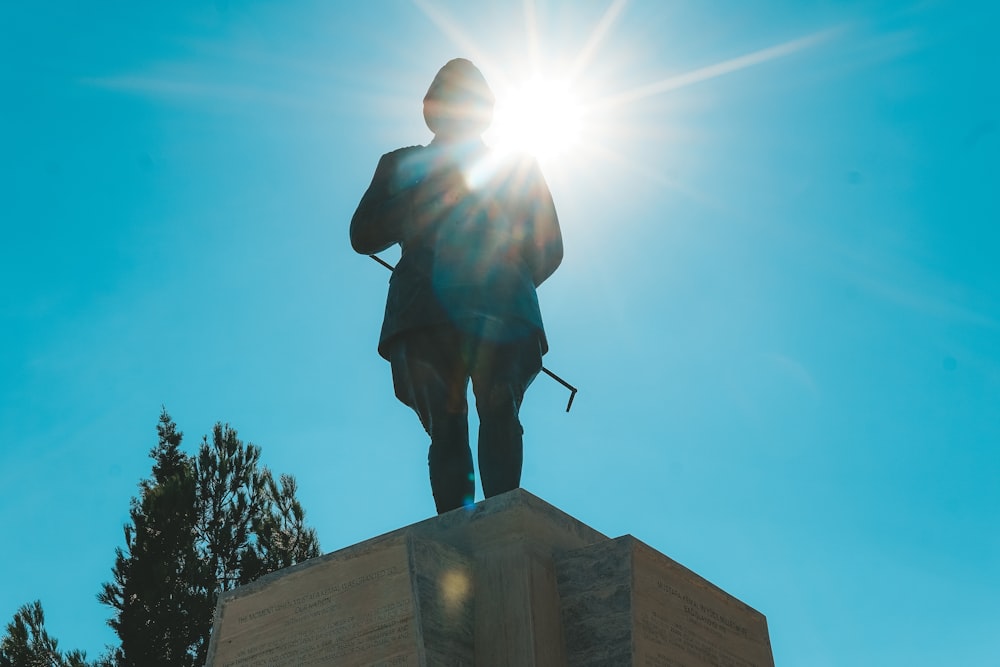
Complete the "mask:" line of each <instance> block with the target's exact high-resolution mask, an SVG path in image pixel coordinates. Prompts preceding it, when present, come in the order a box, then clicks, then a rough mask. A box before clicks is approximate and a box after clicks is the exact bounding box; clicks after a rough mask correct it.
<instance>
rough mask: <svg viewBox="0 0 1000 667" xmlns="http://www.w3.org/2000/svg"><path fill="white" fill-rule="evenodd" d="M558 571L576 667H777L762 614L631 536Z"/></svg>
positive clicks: (578, 556)
mask: <svg viewBox="0 0 1000 667" xmlns="http://www.w3.org/2000/svg"><path fill="white" fill-rule="evenodd" d="M557 569H558V572H559V577H558V581H559V593H560V596H561V600H562V606H563V629H564V633H565V635H566V645H567V660H568V664H569V665H570V667H608V666H611V665H635V666H639V667H682V666H683V667H774V658H773V657H772V654H771V643H770V639H769V637H768V632H767V620H766V619H765V618H764V616H763V614H761V613H760V612H758V611H756V610H754V609H752V608H751V607H748V606H747V605H745V604H743V603H742V602H740V601H739V600H737V599H736V598H734V597H733V596H731V595H729V594H728V593H726V592H725V591H723V590H722V589H720V588H718V587H716V586H714V585H712V584H711V583H709V582H708V581H706V580H705V579H703V578H701V577H699V576H698V575H697V574H695V573H694V572H692V571H690V570H688V569H687V568H685V567H683V566H682V565H679V564H678V563H676V562H674V561H673V560H671V559H669V558H667V557H666V556H664V555H663V554H661V553H659V552H657V551H655V550H653V549H651V548H650V547H648V546H647V545H645V544H643V543H642V542H640V541H639V540H637V539H635V538H634V537H632V536H630V535H626V536H624V537H619V538H618V539H615V540H608V541H606V542H603V543H600V544H595V545H592V546H588V547H585V548H582V549H578V550H576V551H573V552H569V553H566V554H564V555H563V556H562V557H561V558H560V559H559V560H558V561H557Z"/></svg>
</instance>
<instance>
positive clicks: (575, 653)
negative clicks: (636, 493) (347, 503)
mask: <svg viewBox="0 0 1000 667" xmlns="http://www.w3.org/2000/svg"><path fill="white" fill-rule="evenodd" d="M207 665H208V667H251V666H265V665H266V666H268V667H301V666H305V665H317V666H320V665H324V666H325V665H331V666H333V665H336V666H338V667H341V666H358V667H362V666H364V667H375V666H379V667H383V666H384V667H388V666H390V665H391V666H401V665H406V666H409V667H450V666H455V667H458V666H463V667H469V666H471V665H477V666H478V667H494V666H496V667H499V666H504V667H557V666H562V665H565V666H567V667H598V666H600V667H609V666H617V665H622V666H626V665H641V666H642V667H709V666H711V667H719V666H726V667H730V666H732V667H773V666H774V659H773V657H772V655H771V645H770V639H769V637H768V632H767V621H766V619H765V618H764V616H763V615H762V614H760V613H759V612H757V611H755V610H754V609H752V608H750V607H748V606H747V605H745V604H743V603H742V602H740V601H739V600H737V599H736V598H734V597H732V596H731V595H729V594H727V593H726V592H725V591H723V590H721V589H719V588H717V587H715V586H713V585H712V584H711V583H709V582H708V581H706V580H705V579H702V578H701V577H699V576H698V575H696V574H695V573H693V572H691V571H690V570H688V569H686V568H684V567H682V566H681V565H679V564H677V563H675V562H674V561H672V560H670V559H669V558H667V557H666V556H664V555H662V554H660V553H658V552H657V551H655V550H653V549H652V548H650V547H648V546H646V545H645V544H643V543H642V542H639V541H638V540H636V539H635V538H633V537H631V536H628V535H626V536H624V537H619V538H617V539H609V538H608V537H606V536H605V535H602V534H601V533H599V532H597V531H595V530H593V529H592V528H590V527H588V526H586V525H585V524H583V523H581V522H579V521H577V520H576V519H574V518H572V517H570V516H568V515H566V514H564V513H563V512H561V511H559V510H558V509H556V508H554V507H552V506H551V505H549V504H547V503H545V502H543V501H542V500H540V499H538V498H536V497H535V496H533V495H531V494H530V493H528V492H526V491H524V490H522V489H517V490H515V491H511V492H510V493H506V494H504V495H502V496H498V497H495V498H491V499H489V500H486V501H483V502H481V503H479V504H477V505H475V506H474V507H472V508H470V509H459V510H455V511H454V512H449V513H447V514H444V515H441V516H438V517H434V518H431V519H428V520H426V521H422V522H420V523H416V524H413V525H412V526H408V527H406V528H401V529H399V530H396V531H393V532H391V533H388V534H386V535H382V536H380V537H375V538H373V539H370V540H367V541H365V542H362V543H360V544H357V545H355V546H352V547H348V548H346V549H341V550H340V551H336V552H333V553H331V554H327V555H326V556H321V557H319V558H314V559H312V560H309V561H306V562H305V563H300V564H298V565H296V566H293V567H290V568H287V569H285V570H281V571H279V572H275V573H272V574H270V575H268V576H266V577H264V578H262V579H260V580H259V581H256V582H254V583H252V584H249V585H247V586H243V587H241V588H238V589H235V590H232V591H228V592H225V593H223V594H222V595H221V596H220V599H219V604H218V607H217V609H216V615H215V623H214V625H213V629H212V639H211V642H210V644H209V649H208V663H207Z"/></svg>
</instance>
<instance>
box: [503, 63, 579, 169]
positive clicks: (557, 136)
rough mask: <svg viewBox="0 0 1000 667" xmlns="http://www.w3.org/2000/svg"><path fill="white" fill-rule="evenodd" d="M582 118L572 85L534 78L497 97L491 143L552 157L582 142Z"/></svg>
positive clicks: (547, 157) (505, 148)
mask: <svg viewBox="0 0 1000 667" xmlns="http://www.w3.org/2000/svg"><path fill="white" fill-rule="evenodd" d="M582 117H583V114H582V107H581V106H580V104H579V103H578V102H577V100H576V99H575V98H574V96H573V94H572V92H571V91H570V88H569V85H568V84H566V83H565V82H561V81H553V80H547V79H542V78H534V79H531V80H530V81H528V82H526V83H525V84H523V85H522V86H520V87H517V88H514V89H512V90H511V91H509V92H508V93H507V94H506V95H504V96H502V97H500V98H499V99H497V105H496V110H495V112H494V117H493V128H492V130H491V142H490V143H492V144H493V146H495V147H496V148H498V149H500V150H504V151H520V152H527V153H531V154H533V155H534V156H535V157H537V158H538V159H539V160H547V159H551V158H553V157H558V156H561V155H564V154H566V153H567V152H568V151H569V149H571V148H572V147H573V146H574V145H575V144H576V143H577V142H578V141H579V139H580V132H581V128H582V125H583V122H582Z"/></svg>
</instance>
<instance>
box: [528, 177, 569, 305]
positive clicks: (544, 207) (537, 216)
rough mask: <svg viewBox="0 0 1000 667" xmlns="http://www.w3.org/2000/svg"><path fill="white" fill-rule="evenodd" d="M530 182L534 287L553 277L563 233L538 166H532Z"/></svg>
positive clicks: (559, 259)
mask: <svg viewBox="0 0 1000 667" xmlns="http://www.w3.org/2000/svg"><path fill="white" fill-rule="evenodd" d="M527 183H528V193H527V195H528V197H527V204H528V212H527V213H528V229H529V230H530V233H529V234H528V239H527V240H528V244H527V248H526V259H527V262H528V266H529V267H530V268H531V278H532V281H533V282H534V283H535V287H537V286H539V285H541V284H542V283H543V282H545V280H546V279H547V278H548V277H549V276H551V275H552V274H553V273H554V272H555V270H556V269H557V268H559V264H561V263H562V259H563V240H562V231H561V230H560V229H559V217H558V216H557V215H556V207H555V204H554V203H553V202H552V193H551V192H550V191H549V186H548V185H547V184H546V183H545V178H544V177H543V176H542V170H541V169H540V168H539V167H538V165H537V163H535V164H533V165H532V166H531V171H530V176H529V178H528V179H527Z"/></svg>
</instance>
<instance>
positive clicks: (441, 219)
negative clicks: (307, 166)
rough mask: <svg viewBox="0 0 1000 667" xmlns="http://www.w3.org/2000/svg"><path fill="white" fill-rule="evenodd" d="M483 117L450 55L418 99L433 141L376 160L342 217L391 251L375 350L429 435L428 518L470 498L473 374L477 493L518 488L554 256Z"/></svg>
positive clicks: (476, 94) (484, 107)
mask: <svg viewBox="0 0 1000 667" xmlns="http://www.w3.org/2000/svg"><path fill="white" fill-rule="evenodd" d="M492 118H493V93H492V92H491V91H490V88H489V85H488V84H487V83H486V79H485V78H484V77H483V75H482V73H481V72H480V71H479V70H478V69H477V68H476V66H475V65H473V64H472V63H471V62H469V61H468V60H464V59H461V58H458V59H455V60H452V61H450V62H448V63H447V64H446V65H445V66H444V67H442V68H441V70H440V71H439V72H438V73H437V76H435V77H434V81H433V82H432V83H431V86H430V89H429V90H428V91H427V95H426V96H425V97H424V120H425V121H426V123H427V126H428V127H429V128H430V130H431V131H432V132H433V133H434V139H433V141H431V142H430V144H429V145H427V146H411V147H409V148H401V149H399V150H396V151H393V152H391V153H388V154H386V155H383V156H382V159H381V160H379V163H378V167H377V168H376V169H375V176H374V178H372V183H371V185H370V186H369V187H368V191H367V192H365V195H364V197H362V199H361V203H360V204H359V205H358V210H357V211H356V212H355V213H354V217H353V219H352V220H351V245H352V246H353V247H354V249H355V250H356V251H357V252H359V253H363V254H371V253H377V252H381V251H382V250H385V249H386V248H388V247H390V246H392V245H393V244H396V243H398V244H399V245H400V247H401V249H402V255H401V257H400V260H399V263H398V265H397V266H396V268H395V270H394V272H393V275H392V278H391V279H390V281H389V295H388V299H387V302H386V306H385V319H384V321H383V323H382V333H381V337H380V339H379V345H378V351H379V354H380V355H382V356H383V357H384V358H385V359H387V360H388V361H389V362H390V363H391V365H392V381H393V386H394V388H395V392H396V397H397V398H398V399H399V400H400V401H402V402H403V403H405V404H406V405H408V406H410V407H411V408H413V410H414V411H415V412H416V413H417V416H419V417H420V422H421V424H423V427H424V429H425V430H426V431H427V433H428V434H429V435H430V437H431V445H430V451H429V453H428V457H427V460H428V465H429V467H430V478H431V490H432V492H433V494H434V502H435V504H436V506H437V511H438V513H444V512H447V511H449V510H452V509H455V508H458V507H462V506H463V505H467V504H470V503H471V502H472V499H473V496H474V492H475V480H474V477H473V468H472V453H471V450H470V448H469V425H468V402H467V400H466V391H467V387H468V384H469V380H470V378H471V380H472V390H473V393H474V395H475V397H476V409H477V410H478V412H479V420H480V428H479V470H480V473H481V475H482V482H483V493H484V494H485V495H486V497H491V496H495V495H497V494H499V493H503V492H505V491H509V490H511V489H515V488H517V487H518V486H519V485H520V481H521V463H522V433H523V429H522V428H521V422H520V421H519V420H518V412H519V411H520V407H521V400H522V398H523V397H524V392H525V390H527V388H528V385H530V384H531V382H532V380H534V378H535V376H536V375H537V374H538V372H539V370H540V369H541V367H542V355H543V354H545V352H546V351H547V350H548V344H547V342H546V340H545V333H544V330H543V328H542V316H541V312H540V311H539V308H538V297H537V296H536V294H535V288H536V287H537V286H538V285H540V284H541V283H542V282H543V281H544V280H545V279H546V278H548V277H549V276H550V275H551V274H552V272H553V271H555V270H556V267H558V266H559V263H560V262H561V261H562V255H563V247H562V235H561V233H560V231H559V222H558V219H557V218H556V211H555V207H554V206H553V204H552V196H551V194H550V193H549V189H548V186H547V185H546V183H545V179H544V178H543V177H542V173H541V171H540V169H539V168H538V165H537V163H536V162H535V161H534V160H531V159H527V158H525V157H523V156H520V157H514V156H502V155H498V154H496V153H495V152H494V151H492V150H490V149H489V148H488V147H487V146H486V145H485V144H484V143H483V141H482V139H481V135H482V133H483V132H484V131H485V130H486V128H487V127H489V125H490V123H491V121H492Z"/></svg>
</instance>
